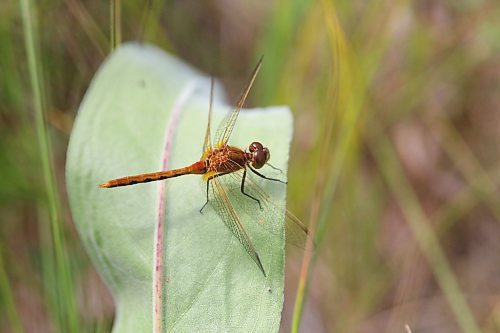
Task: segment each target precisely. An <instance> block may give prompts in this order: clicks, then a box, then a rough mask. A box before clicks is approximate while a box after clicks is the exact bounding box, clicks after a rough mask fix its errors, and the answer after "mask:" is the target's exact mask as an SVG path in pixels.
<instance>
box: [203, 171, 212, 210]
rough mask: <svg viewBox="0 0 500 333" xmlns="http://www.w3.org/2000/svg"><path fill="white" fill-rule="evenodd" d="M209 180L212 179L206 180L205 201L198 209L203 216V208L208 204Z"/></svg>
mask: <svg viewBox="0 0 500 333" xmlns="http://www.w3.org/2000/svg"><path fill="white" fill-rule="evenodd" d="M211 179H212V178H208V180H207V201H206V202H205V203H204V204H203V207H201V209H200V213H201V214H203V208H205V206H206V205H207V204H208V188H209V186H210V180H211Z"/></svg>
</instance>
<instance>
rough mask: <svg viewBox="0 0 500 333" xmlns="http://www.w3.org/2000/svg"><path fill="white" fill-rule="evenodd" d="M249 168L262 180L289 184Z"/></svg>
mask: <svg viewBox="0 0 500 333" xmlns="http://www.w3.org/2000/svg"><path fill="white" fill-rule="evenodd" d="M248 167H249V168H250V170H252V172H253V173H255V174H256V175H257V176H259V177H261V178H264V179H267V180H272V181H275V182H280V183H283V184H288V182H284V181H282V180H279V179H276V178H269V177H266V176H264V175H263V174H261V173H260V172H258V171H257V170H255V169H254V168H252V167H251V166H248Z"/></svg>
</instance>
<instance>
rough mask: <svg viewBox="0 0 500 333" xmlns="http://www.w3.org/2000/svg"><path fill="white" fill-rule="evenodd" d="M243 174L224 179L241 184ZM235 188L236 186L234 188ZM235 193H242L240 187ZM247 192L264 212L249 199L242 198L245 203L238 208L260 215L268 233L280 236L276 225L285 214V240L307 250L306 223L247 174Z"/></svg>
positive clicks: (238, 172) (251, 214)
mask: <svg viewBox="0 0 500 333" xmlns="http://www.w3.org/2000/svg"><path fill="white" fill-rule="evenodd" d="M242 174H243V172H242V171H241V170H240V171H237V172H233V173H231V174H228V175H225V176H224V177H231V178H233V179H232V183H233V184H241V180H242ZM266 182H268V183H274V182H272V181H266ZM276 186H284V184H279V183H278V184H276ZM233 187H234V186H233ZM232 190H233V191H240V188H239V187H234V188H233V189H232ZM245 192H246V193H248V194H250V195H251V196H253V197H254V198H256V199H258V200H259V201H260V203H261V205H262V208H263V209H262V211H260V210H259V207H258V205H257V203H256V202H254V201H253V200H251V199H250V198H247V197H242V196H240V197H241V198H242V199H243V200H244V202H242V203H240V204H239V205H238V206H239V207H240V208H241V209H242V210H243V211H245V212H247V213H248V214H249V215H250V216H255V215H256V213H259V214H258V215H260V216H259V217H258V222H259V224H261V225H263V227H264V228H266V229H267V230H268V231H270V232H271V233H274V234H278V233H279V230H280V228H279V227H278V226H277V225H276V223H278V221H281V219H282V218H283V212H284V214H285V238H286V244H287V245H293V246H295V247H297V248H299V249H304V248H305V242H306V238H307V234H308V229H307V227H306V226H305V225H304V223H303V222H302V221H301V220H300V219H299V218H298V217H296V216H295V215H294V214H293V213H292V212H290V211H289V210H288V209H286V207H285V206H284V205H281V204H278V203H277V202H276V201H274V200H273V199H272V198H271V197H270V196H269V195H268V194H267V193H266V191H265V190H264V189H262V187H261V186H260V185H259V184H258V182H257V180H256V179H254V177H252V175H250V174H247V176H246V178H245Z"/></svg>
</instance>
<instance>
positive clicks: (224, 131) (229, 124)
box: [215, 57, 263, 146]
mask: <svg viewBox="0 0 500 333" xmlns="http://www.w3.org/2000/svg"><path fill="white" fill-rule="evenodd" d="M262 58H263V57H260V59H259V62H258V63H257V66H255V69H254V70H253V72H252V76H251V77H250V81H249V82H248V84H247V87H246V88H245V90H243V93H242V94H241V95H240V98H239V99H238V103H236V108H235V109H234V110H233V112H231V113H229V114H228V115H227V116H226V117H225V118H224V120H223V121H222V122H221V124H220V125H219V127H218V128H217V132H216V133H215V144H216V145H219V146H221V145H225V144H227V142H228V140H229V137H230V136H231V132H232V131H233V128H234V124H235V123H236V119H238V114H239V113H240V110H241V108H242V107H243V104H245V100H246V99H247V97H248V93H249V92H250V89H251V88H252V85H253V83H254V81H255V78H256V77H257V74H258V73H259V70H260V66H261V65H262Z"/></svg>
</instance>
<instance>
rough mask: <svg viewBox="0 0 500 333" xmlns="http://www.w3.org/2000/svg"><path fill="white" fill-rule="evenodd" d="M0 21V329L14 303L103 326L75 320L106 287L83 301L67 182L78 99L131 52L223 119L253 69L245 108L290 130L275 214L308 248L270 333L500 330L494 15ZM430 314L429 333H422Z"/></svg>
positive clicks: (147, 11) (284, 9)
mask: <svg viewBox="0 0 500 333" xmlns="http://www.w3.org/2000/svg"><path fill="white" fill-rule="evenodd" d="M0 7H1V8H0V10H1V11H2V20H1V22H0V42H2V45H3V47H2V48H0V66H1V68H0V69H1V73H2V80H0V91H2V94H0V96H1V97H0V129H1V132H0V133H1V134H0V135H1V140H2V141H1V144H0V174H2V177H1V178H2V179H0V214H1V215H2V217H3V220H5V223H2V224H1V225H0V228H1V233H0V235H1V236H0V240H1V242H2V243H1V244H0V248H1V249H2V253H1V259H2V261H1V262H0V264H1V265H0V269H1V270H2V273H3V271H5V272H6V273H5V274H2V279H0V293H1V294H0V295H1V296H0V307H1V308H2V309H5V311H2V313H3V314H2V315H0V327H1V328H2V329H3V328H4V327H6V328H10V329H11V330H12V331H15V332H22V331H24V330H26V329H27V327H29V326H28V321H27V319H25V318H28V315H27V313H28V312H27V310H26V308H27V307H26V304H25V303H23V302H27V303H28V304H30V305H31V306H32V308H34V309H35V310H34V311H35V312H36V313H37V314H38V316H37V317H36V318H43V319H40V320H41V321H42V323H43V324H44V325H45V326H44V327H52V328H53V329H55V330H57V331H65V332H81V331H89V332H90V331H96V330H97V331H108V330H109V327H110V326H109V323H110V321H111V320H112V317H111V316H110V315H109V313H112V312H113V309H112V308H109V309H108V310H109V311H107V312H106V313H107V314H106V315H104V314H103V315H102V316H99V315H96V314H93V313H92V312H91V311H89V310H88V309H85V307H84V306H82V305H81V304H84V303H86V302H87V301H88V302H91V301H98V300H96V299H93V300H90V299H87V297H90V296H89V295H90V293H87V292H85V291H88V290H94V288H97V286H100V285H101V282H93V283H91V284H88V283H86V282H85V281H86V277H87V276H88V275H87V274H89V273H88V272H89V270H90V265H91V264H90V262H89V260H88V258H87V256H86V255H85V253H83V251H82V245H81V244H80V243H79V239H78V236H77V234H76V232H75V229H74V226H73V225H72V220H71V215H70V212H69V209H68V205H67V199H66V192H65V184H64V167H63V166H64V164H65V152H66V148H67V142H68V138H69V134H70V130H71V124H72V121H73V120H74V118H75V116H76V110H77V108H78V106H79V104H80V102H81V99H82V97H83V94H84V93H85V91H86V89H87V87H88V85H89V82H90V80H91V79H92V77H93V75H94V74H95V71H96V69H97V68H98V67H99V65H100V64H101V63H102V61H103V60H104V59H105V57H106V55H107V54H108V53H109V51H110V50H112V49H114V48H115V47H116V46H118V45H119V44H120V43H121V42H125V41H129V40H141V41H145V42H148V43H153V44H156V45H159V46H161V47H163V48H165V49H167V50H169V51H171V52H173V53H175V54H177V55H179V56H180V57H182V58H184V59H186V60H187V61H188V62H191V63H192V64H194V65H195V66H197V67H200V69H202V70H204V71H206V72H211V73H214V74H215V75H216V76H221V77H222V79H223V82H224V83H225V84H226V87H228V91H229V95H230V96H231V97H232V100H234V99H235V98H236V96H237V95H238V93H239V91H238V89H239V88H238V87H241V86H242V85H243V83H244V81H245V79H246V74H247V73H248V70H249V68H251V67H252V64H253V62H254V60H255V59H256V58H257V57H258V56H260V55H261V54H264V64H263V68H262V71H261V73H260V76H259V78H258V80H257V82H256V87H255V90H254V92H253V94H252V95H251V100H250V104H251V105H253V106H260V105H262V106H267V105H271V104H287V105H290V106H291V108H292V111H293V112H294V116H295V134H294V141H293V145H292V151H291V156H290V166H289V185H288V208H289V209H290V210H291V211H292V212H294V213H296V215H298V216H299V217H300V218H301V219H302V220H304V221H306V222H308V223H309V224H310V226H311V227H312V229H313V231H314V234H313V237H314V241H315V244H316V246H315V247H314V248H312V247H311V248H308V249H310V250H311V252H308V253H309V255H308V256H306V257H305V259H304V260H303V262H301V261H300V260H299V259H297V258H292V259H291V260H290V262H289V267H290V269H289V270H288V276H289V277H290V280H289V281H287V282H288V283H289V284H287V287H288V289H287V294H286V303H285V308H286V311H285V314H284V318H283V322H282V326H283V329H284V330H285V331H288V330H294V331H300V330H303V331H307V330H308V328H309V327H306V326H304V325H307V324H306V323H308V322H310V320H312V319H311V317H312V318H319V320H318V322H320V323H321V324H322V325H324V326H325V327H326V328H327V329H328V331H347V332H350V331H360V330H361V329H366V328H367V327H369V328H371V330H372V331H375V332H379V331H387V332H401V331H403V328H404V325H405V324H409V326H410V327H411V328H412V329H413V330H414V331H418V330H419V329H424V328H425V327H428V326H431V327H433V328H435V329H436V330H440V327H441V326H440V325H442V327H443V328H445V327H446V328H448V329H449V330H455V331H457V330H462V331H464V332H475V331H498V330H499V329H500V326H499V322H500V318H499V317H498V313H497V312H498V311H495V304H496V301H495V300H496V299H497V298H498V296H499V295H500V288H497V287H496V285H498V279H496V278H495V276H498V274H497V273H498V272H496V271H495V270H494V269H495V267H496V264H495V259H494V258H495V254H496V253H498V248H497V247H496V242H495V241H494V237H493V236H492V235H497V234H498V232H499V230H498V228H499V227H500V224H499V223H498V221H499V219H500V210H499V205H498V204H497V202H498V200H497V196H498V182H499V175H498V170H499V168H498V166H499V161H500V156H499V153H498V149H497V146H498V140H500V136H499V135H498V130H497V129H496V128H495V124H496V123H498V119H500V116H498V111H497V109H498V107H497V105H498V103H499V100H498V96H500V93H499V87H500V82H499V80H498V73H499V70H498V68H500V61H499V60H498V59H499V56H498V52H499V50H500V39H499V38H498V36H500V27H499V26H498V24H495V22H496V18H497V17H499V15H500V5H498V4H496V3H494V2H473V1H461V2H449V1H441V2H435V3H434V2H433V3H425V4H423V3H413V2H407V1H399V2H396V3H390V4H388V3H384V2H369V4H366V5H364V4H359V3H352V2H351V1H336V2H331V1H328V0H322V1H291V2H286V1H276V2H275V3H273V5H272V6H269V7H265V6H261V5H258V4H254V5H248V4H244V3H243V2H242V3H238V2H236V3H233V2H231V4H229V3H225V2H214V3H203V4H199V3H191V2H176V3H171V2H167V3H165V2H163V1H148V2H140V1H132V2H131V1H110V2H101V1H90V2H85V3H82V2H80V1H75V0H66V1H64V2H58V1H55V0H48V1H44V2H35V1H29V0H20V1H19V3H16V2H12V3H10V2H7V3H5V4H2V5H0ZM2 222H4V221H2ZM312 239H313V238H311V240H312ZM301 265H302V266H301ZM299 267H302V273H300V272H299V271H300V268H299ZM297 281H300V287H299V288H298V291H297V292H296V290H297V287H296V284H297ZM25 290H29V292H28V294H29V295H30V297H27V298H26V296H22V295H25V294H23V291H25ZM82 290H83V295H82V292H81V291H82ZM296 293H297V295H298V296H297V298H296V299H295V298H294V297H295V294H296ZM92 297H94V296H92ZM98 297H102V299H101V300H105V299H106V297H109V296H107V295H99V296H98ZM432 300H440V301H442V302H441V303H439V304H438V303H437V302H436V303H433V302H432ZM102 303H105V302H104V301H103V302H102ZM77 304H78V306H77ZM82 307H83V308H82ZM292 307H293V308H295V312H294V311H293V309H292ZM430 308H432V309H433V310H434V311H435V313H436V316H437V317H438V318H439V323H438V324H436V322H428V321H427V320H430V319H429V317H428V316H427V312H426V310H425V309H430ZM290 313H294V315H293V316H291V315H289V314H290ZM305 317H308V319H309V321H307V320H303V318H305ZM450 327H451V328H450Z"/></svg>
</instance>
